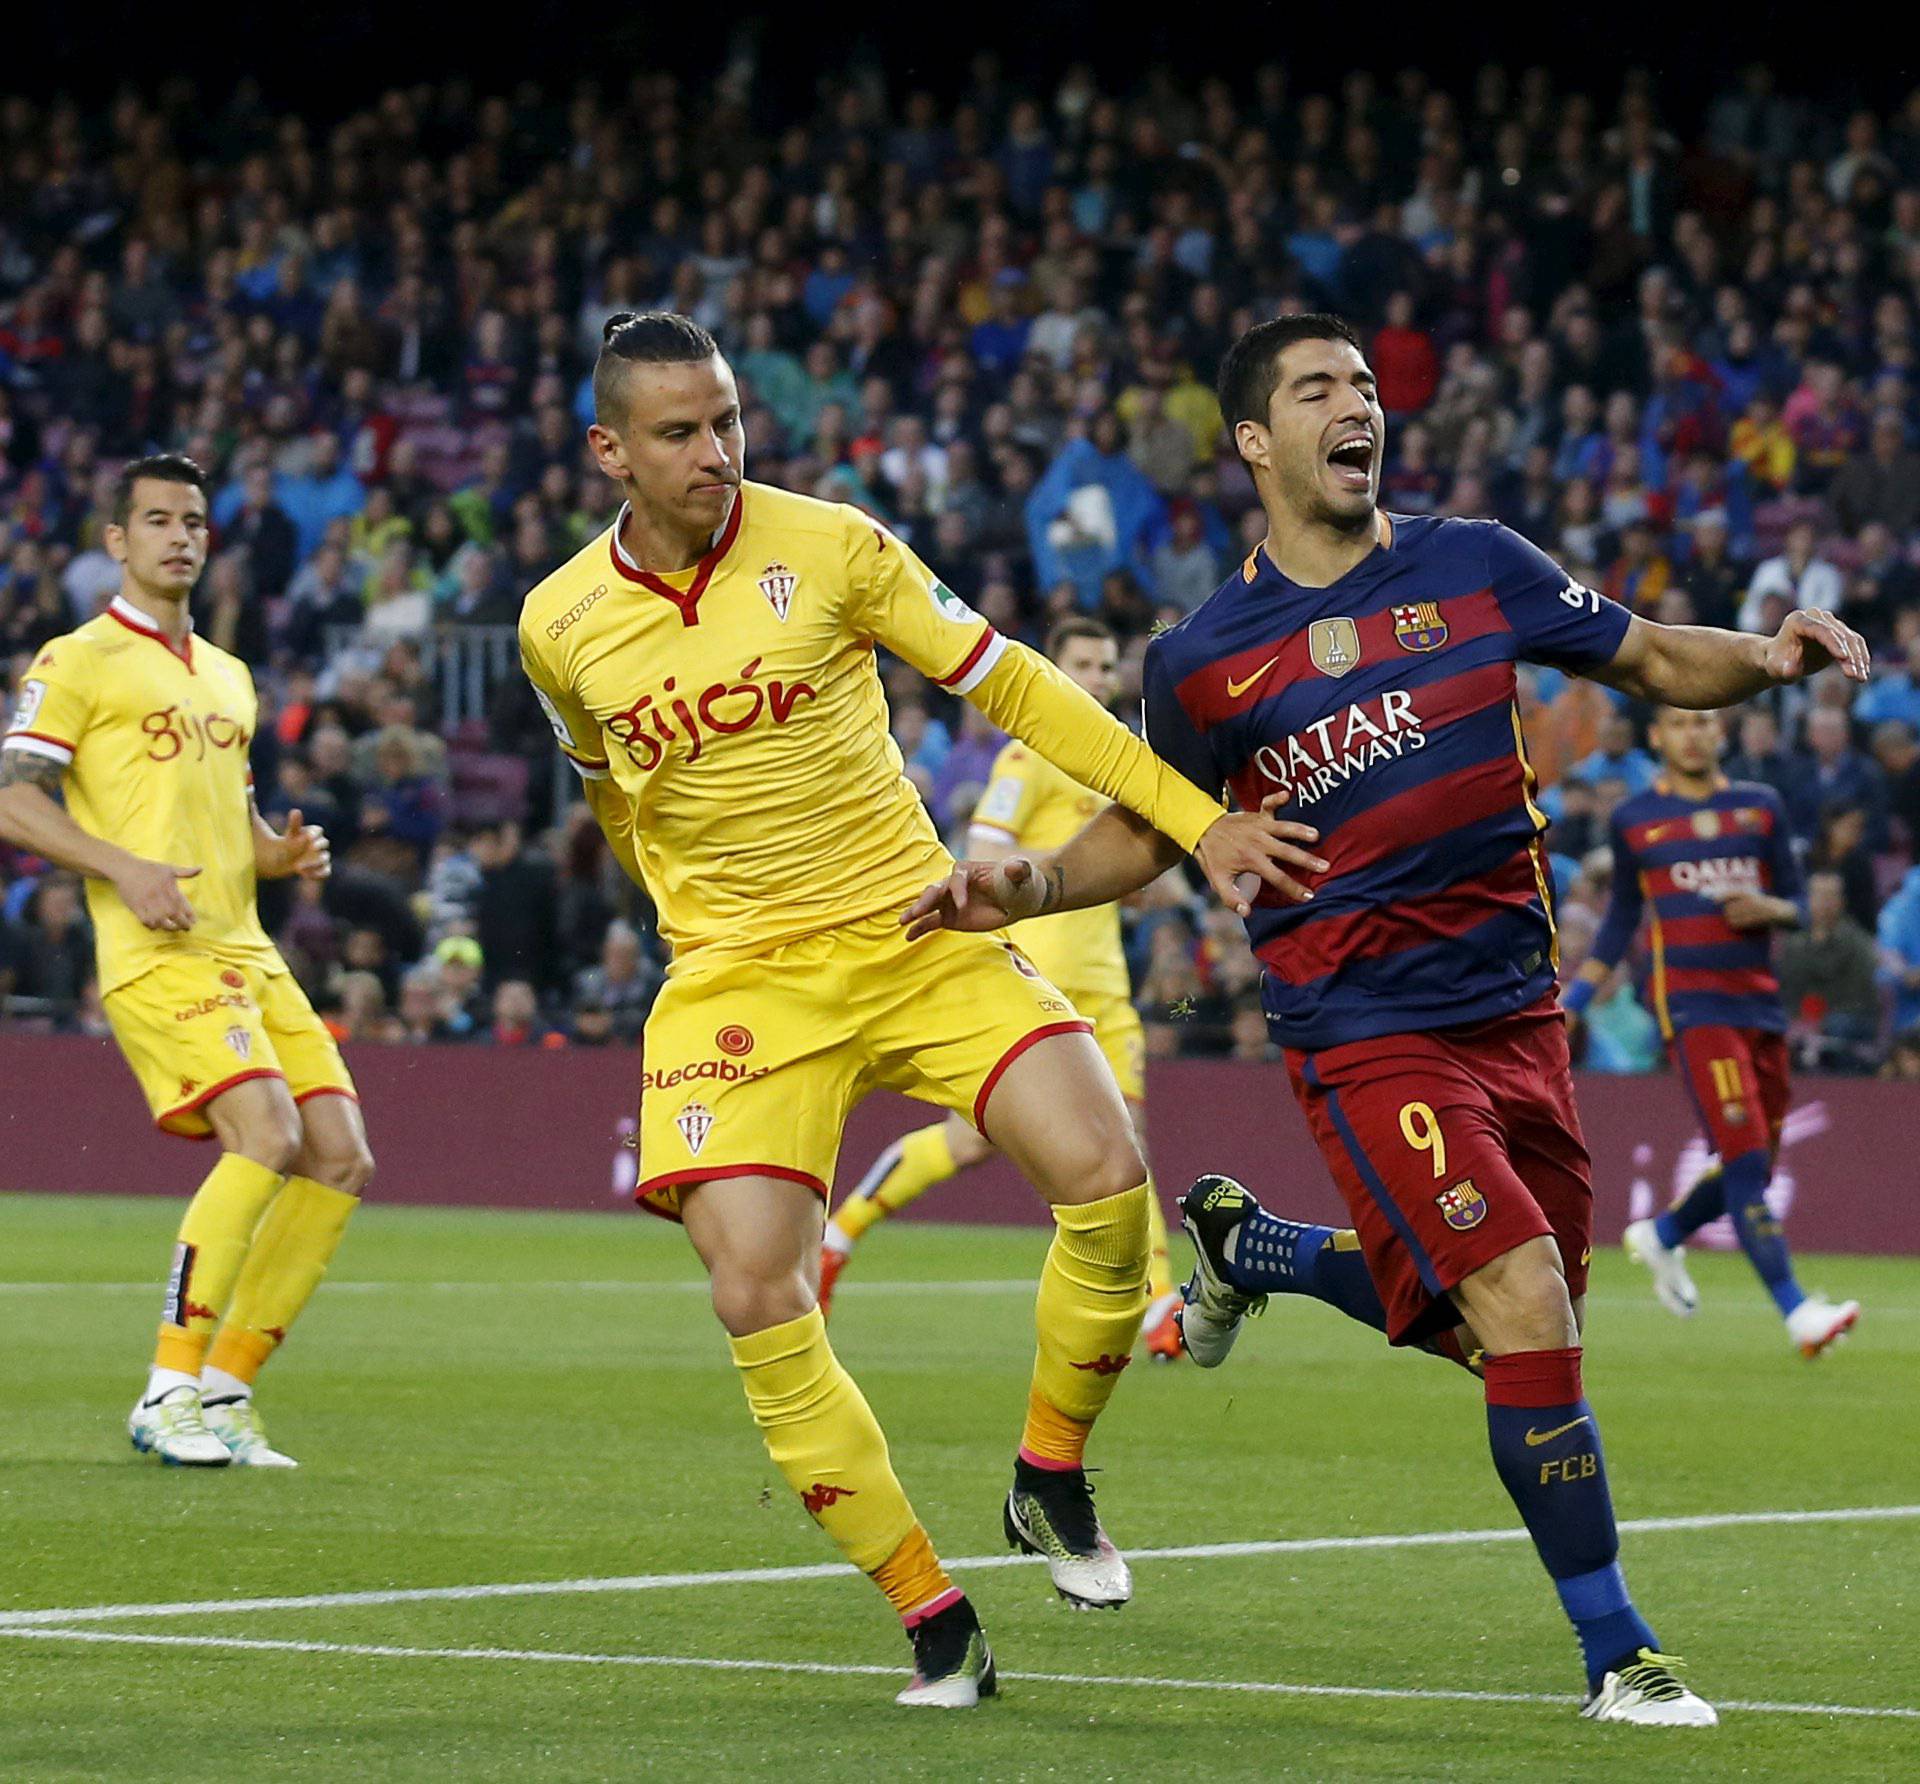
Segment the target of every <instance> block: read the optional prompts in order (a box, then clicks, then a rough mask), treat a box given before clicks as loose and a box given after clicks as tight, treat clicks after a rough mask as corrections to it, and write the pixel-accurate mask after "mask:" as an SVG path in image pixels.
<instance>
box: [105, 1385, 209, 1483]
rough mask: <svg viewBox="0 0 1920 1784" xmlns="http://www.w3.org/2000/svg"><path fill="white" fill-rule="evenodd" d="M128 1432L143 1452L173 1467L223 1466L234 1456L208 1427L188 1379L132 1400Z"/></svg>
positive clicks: (195, 1388)
mask: <svg viewBox="0 0 1920 1784" xmlns="http://www.w3.org/2000/svg"><path fill="white" fill-rule="evenodd" d="M127 1435H128V1436H129V1437H131V1438H132V1439H133V1447H134V1448H135V1449H137V1450H138V1451H139V1452H140V1453H141V1454H142V1455H143V1456H158V1457H159V1458H160V1460H161V1461H163V1462H166V1463H168V1464H169V1465H171V1466H172V1467H175V1468H225V1467H226V1466H227V1464H228V1463H230V1462H231V1461H232V1460H233V1452H232V1451H231V1450H230V1449H228V1448H227V1446H226V1445H225V1444H224V1443H222V1442H221V1441H220V1439H219V1438H218V1437H216V1436H215V1435H214V1434H213V1432H212V1431H211V1430H209V1429H208V1428H207V1421H206V1418H205V1416H204V1414H203V1413H202V1410H201V1406H200V1390H199V1389H198V1388H197V1387H194V1386H192V1385H191V1384H190V1383H182V1384H181V1385H180V1386H179V1387H174V1388H169V1389H167V1391H166V1392H165V1393H164V1394H156V1395H155V1396H154V1397H153V1398H152V1399H151V1400H149V1399H147V1398H146V1397H145V1396H144V1395H143V1396H142V1397H141V1398H140V1399H138V1400H136V1401H134V1403H133V1411H132V1412H131V1413H129V1414H128V1415H127Z"/></svg>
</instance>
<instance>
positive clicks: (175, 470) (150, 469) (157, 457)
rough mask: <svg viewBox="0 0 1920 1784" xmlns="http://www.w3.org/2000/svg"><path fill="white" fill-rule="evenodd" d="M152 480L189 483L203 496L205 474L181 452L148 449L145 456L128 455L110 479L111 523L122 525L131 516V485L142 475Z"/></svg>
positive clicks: (205, 480) (204, 493)
mask: <svg viewBox="0 0 1920 1784" xmlns="http://www.w3.org/2000/svg"><path fill="white" fill-rule="evenodd" d="M143 477H146V478H150V479H151V480H152V481H153V482H155V483H186V484H191V485H192V487H193V488H195V489H197V490H198V491H199V492H200V494H201V495H202V496H205V495H206V493H207V474H206V472H205V471H203V470H201V468H200V467H199V466H198V465H197V464H195V463H194V462H193V460H192V459H190V458H189V457H187V455H186V454H185V453H184V452H149V453H148V454H147V455H146V456H145V457H144V458H135V459H129V460H128V461H127V463H126V464H124V465H122V466H121V467H120V475H119V476H118V477H116V478H115V479H114V480H113V524H114V525H115V526H117V527H124V526H125V525H126V524H127V522H128V521H129V520H131V519H132V518H133V486H134V485H135V484H136V483H138V482H139V481H140V479H141V478H143Z"/></svg>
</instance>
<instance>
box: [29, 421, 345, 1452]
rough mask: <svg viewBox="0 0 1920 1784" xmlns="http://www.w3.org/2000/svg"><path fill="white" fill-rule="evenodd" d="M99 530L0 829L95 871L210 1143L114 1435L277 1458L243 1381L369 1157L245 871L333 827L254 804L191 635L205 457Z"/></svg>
mask: <svg viewBox="0 0 1920 1784" xmlns="http://www.w3.org/2000/svg"><path fill="white" fill-rule="evenodd" d="M106 546H107V550H108V551H109V552H110V553H112V555H113V556H114V558H115V559H117V560H118V562H119V563H120V565H121V567H122V579H121V585H120V593H119V594H118V595H117V596H116V597H115V599H114V601H113V604H112V606H111V607H109V608H108V609H107V611H106V612H105V613H103V614H101V615H100V616H99V617H98V618H97V619H93V620H89V621H88V622H87V624H85V625H83V626H81V627H80V628H79V629H78V630H76V631H73V632H69V633H68V634H67V635H66V636H65V637H63V638H56V639H55V640H54V641H53V642H52V643H51V644H49V645H48V646H47V647H46V648H45V649H44V650H42V651H41V652H40V654H39V655H38V656H37V657H36V658H35V659H34V661H33V665H32V667H31V668H30V669H28V671H27V673H26V676H25V678H24V680H23V681H22V683H21V686H20V688H19V690H18V692H17V693H16V695H15V699H14V710H13V720H12V723H11V725H10V726H9V728H8V730H7V732H6V734H5V736H4V738H0V836H4V837H5V838H6V839H7V840H8V841H9V842H11V843H13V844H14V845H16V846H17V847H19V848H23V849H27V850H29V851H31V852H32V853H33V854H36V855H39V856H42V857H44V858H45V859H47V860H49V861H52V862H54V863H55V864H56V865H58V866H61V867H65V868H69V869H71V870H72V871H73V872H75V873H79V874H83V875H85V876H86V885H87V906H88V910H89V912H90V914H91V915H92V918H93V926H94V933H95V938H96V945H97V950H98V971H99V978H100V990H101V995H102V1001H103V1003H104V1004H105V1007H106V1013H107V1020H108V1022H109V1023H110V1024H111V1025H112V1028H113V1034H114V1039H115V1040H116V1041H118V1042H119V1044H120V1050H121V1052H122V1053H123V1054H125V1055H126V1059H127V1063H128V1064H129V1065H130V1066H131V1067H132V1068H133V1072H134V1076H135V1077H136V1078H138V1079H139V1081H140V1088H141V1089H142V1090H143V1091H144V1092H145V1093H146V1097H147V1103H148V1106H149V1107H150V1108H151V1109H152V1111H153V1118H154V1120H155V1122H156V1123H157V1124H158V1125H159V1126H160V1127H161V1128H163V1129H164V1130H165V1131H166V1132H168V1133H175V1134H183V1135H186V1136H188V1137H191V1138H197V1139H205V1138H207V1137H209V1136H211V1137H212V1138H214V1139H217V1140H218V1141H219V1143H220V1158H219V1161H218V1162H217V1163H216V1164H215V1165H214V1167H213V1169H212V1170H211V1171H209V1172H208V1173H207V1176H206V1179H205V1181H204V1182H203V1183H202V1184H201V1185H200V1187H199V1189H198V1190H197V1191H196V1192H195V1194H194V1197H193V1199H192V1201H191V1202H189V1203H188V1205H187V1212H186V1217H185V1219H184V1220H183V1221H182V1222H181V1225H180V1234H179V1239H178V1242H177V1243H176V1245H175V1247H174V1254H173V1268H172V1271H171V1273H170V1275H169V1278H168V1281H167V1289H166V1304H165V1311H164V1314H163V1316H162V1320H161V1325H160V1338H159V1343H158V1345H157V1347H156V1349H155V1352H154V1360H153V1368H152V1371H151V1374H150V1376H149V1378H148V1383H147V1387H146V1390H145V1391H144V1392H143V1393H142V1394H141V1396H140V1398H139V1400H138V1401H137V1402H136V1404H135V1406H134V1409H133V1413H132V1416H131V1418H130V1419H129V1420H128V1426H127V1429H128V1434H129V1435H130V1436H131V1437H132V1439H133V1443H134V1447H135V1448H136V1449H139V1450H142V1451H145V1452H148V1453H151V1454H154V1455H158V1456H159V1457H160V1458H161V1460H163V1461H166V1462H172V1463H179V1464H185V1465H189V1466H201V1467H221V1466H224V1465H226V1464H227V1463H229V1462H236V1463H241V1464H245V1465H248V1466H253V1467H280V1468H290V1467H293V1466H294V1463H293V1461H292V1460H291V1458H289V1457H287V1456H285V1455H282V1454H281V1453H280V1452H278V1451H277V1450H275V1449H273V1448H272V1446H271V1445H270V1444H269V1443H268V1442H267V1439H266V1434H265V1432H264V1430H263V1429H262V1427H261V1424H260V1419H259V1415H258V1413H257V1412H256V1411H255V1410H254V1405H253V1382H254V1378H255V1376H256V1375H257V1374H258V1373H259V1370H260V1366H261V1365H262V1364H263V1363H264V1362H265V1361H266V1359H267V1358H268V1356H270V1355H271V1354H272V1352H273V1351H274V1349H275V1348H276V1347H277V1346H278V1345H279V1344H280V1343H281V1341H282V1340H283V1339H284V1338H285V1337H286V1335H287V1329H288V1328H289V1327H290V1326H291V1325H292V1324H293V1322H294V1320H295V1319H296V1318H297V1317H298V1316H299V1313H300V1310H301V1308H302V1307H304V1306H305V1305H306V1302H307V1298H308V1297H309V1296H310V1295H311V1294H312V1293H313V1291H314V1289H315V1287H316V1286H317V1285H318V1284H319V1281H320V1278H321V1277H322V1275H324V1274H325V1272H326V1267H327V1262H328V1260H329V1259H330V1258H331V1257H332V1255H333V1250H334V1247H335V1246H336V1245H337V1244H338V1243H339V1240H340V1234H341V1232H342V1230H343V1229H344V1228H345V1226H346V1223H347V1217H348V1215H350V1214H351V1213H352V1212H353V1210H354V1208H355V1207H356V1206H358V1198H359V1195H360V1192H361V1190H362V1189H363V1188H364V1187H365V1186H366V1182H367V1179H368V1178H369V1177H370V1176H371V1175H372V1172H373V1159H372V1157H371V1155H370V1154H369V1153H368V1151H367V1137H366V1130H365V1129H364V1128H363V1127H362V1125H361V1122H360V1108H359V1104H358V1102H357V1100H356V1099H355V1096H354V1091H353V1080H352V1079H351V1078H350V1077H349V1076H348V1075H347V1068H346V1066H345V1064H344V1063H343V1062H342V1060H341V1058H340V1051H339V1049H338V1048H337V1047H336V1046H335V1045H334V1044H333V1039H332V1037H331V1036H330V1035H329V1034H328V1033H327V1031H326V1028H325V1027H324V1026H323V1025H322V1023H321V1021H320V1019H319V1017H317V1016H316V1015H315V1014H314V1012H313V1010H312V1007H311V1006H310V1005H309V1004H308V1002H307V1000H306V997H305V996H304V995H303V994H302V992H301V990H300V987H299V986H298V985H297V984H295V983H294V980H293V977H292V975H291V974H290V973H289V972H288V971H287V967H286V963H285V962H284V961H283V960H282V959H281V958H280V955H279V953H278V952H277V951H276V950H275V948H274V946H273V944H272V942H270V941H269V940H268V939H267V935H266V932H265V930H263V929H262V928H261V927H260V917H259V912H258V910H257V909H256V908H255V903H254V882H255V880H256V879H257V878H275V877H279V876H283V875H288V874H300V875H302V876H304V877H306V878H309V879H319V878H323V877H324V876H325V875H326V873H327V871H328V866H329V856H328V850H327V840H326V838H325V836H324V835H322V834H321V832H320V831H319V829H318V828H317V827H315V826H313V825H309V824H302V823H301V822H300V814H299V813H298V812H294V813H292V814H290V815H289V817H288V820H287V828H286V831H285V833H284V834H281V833H279V832H276V831H275V830H273V829H272V827H271V826H269V825H268V824H267V822H266V821H265V820H264V819H263V818H262V817H261V816H260V813H259V810H258V809H257V807H255V805H254V803H253V792H252V777H251V776H250V775H249V774H248V772H247V746H248V744H249V743H250V742H251V741H252V738H253V732H254V726H255V722H256V717H257V705H256V702H255V699H254V691H253V678H252V676H251V675H250V674H249V673H248V671H247V666H246V664H244V663H243V662H241V661H240V660H239V659H238V658H237V657H233V656H229V655H228V654H227V653H226V652H225V651H223V650H220V649H218V648H217V647H215V646H214V645H211V644H209V643H208V642H207V641H206V640H205V639H203V638H197V637H195V636H194V634H193V629H192V623H191V621H190V619H189V618H188V613H187V598H188V596H189V595H190V594H191V593H192V590H193V585H194V583H195V582H196V581H197V580H198V578H199V575H200V571H201V568H202V567H203V565H204V564H205V563H206V557H207V495H206V478H205V477H204V475H203V474H202V472H201V470H200V468H199V466H197V465H196V464H194V462H193V461H192V460H191V459H188V458H181V457H178V456H175V455H172V454H162V455H159V456H156V457H152V458H145V459H139V460H136V461H135V462H134V463H132V464H130V465H129V466H127V468H126V469H125V470H124V471H123V472H122V473H121V475H120V479H119V483H118V485H117V487H116V491H115V501H114V514H113V521H112V524H110V525H109V526H108V527H107V529H106ZM62 794H64V797H65V806H64V808H63V807H62V805H61V804H60V803H59V802H58V800H59V796H61V795H62Z"/></svg>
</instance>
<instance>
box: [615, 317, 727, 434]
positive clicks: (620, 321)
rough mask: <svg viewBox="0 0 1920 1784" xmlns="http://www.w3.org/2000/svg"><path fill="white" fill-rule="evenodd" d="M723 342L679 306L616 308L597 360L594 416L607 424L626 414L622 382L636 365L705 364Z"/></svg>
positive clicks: (616, 421)
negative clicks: (673, 307)
mask: <svg viewBox="0 0 1920 1784" xmlns="http://www.w3.org/2000/svg"><path fill="white" fill-rule="evenodd" d="M719 351H720V348H719V344H718V343H717V342H716V341H715V340H714V338H713V336H712V335H710V334H709V333H708V332H707V331H706V330H705V329H704V328H702V327H701V326H700V324H699V323H697V322H696V321H694V319H693V318H692V317H691V316H682V315H681V314H680V313H679V312H678V311H677V310H615V311H614V313H613V314H612V315H611V316H609V317H608V318H607V319H606V321H605V323H603V324H602V325H601V329H600V356H599V358H597V359H596V360H595V361H594V362H593V418H594V420H595V421H597V422H599V424H600V425H601V426H602V427H610V426H614V425H616V424H617V423H618V421H619V419H620V416H621V410H622V405H621V399H620V391H621V386H622V385H623V384H624V383H625V381H626V368H627V367H628V366H630V365H700V364H702V363H704V362H705V361H706V360H709V359H711V358H712V357H713V356H714V355H715V354H716V353H718V352H719Z"/></svg>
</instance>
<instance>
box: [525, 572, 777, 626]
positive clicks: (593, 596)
mask: <svg viewBox="0 0 1920 1784" xmlns="http://www.w3.org/2000/svg"><path fill="white" fill-rule="evenodd" d="M606 592H607V585H606V584H605V583H604V582H603V583H601V585H600V586H599V587H598V588H596V589H594V590H593V591H592V592H591V593H590V594H585V595H582V596H581V597H580V599H579V600H577V601H576V602H574V604H573V605H572V606H571V607H569V608H568V609H567V610H566V612H565V613H563V614H561V616H560V617H559V618H558V619H556V620H549V621H548V622H547V636H548V637H549V638H558V637H559V636H560V635H561V634H562V633H563V632H565V631H567V630H568V629H569V628H570V627H571V626H573V625H575V624H576V623H577V622H578V621H579V620H580V619H581V618H582V617H583V616H584V615H585V613H586V611H587V609H588V608H589V607H591V606H592V605H593V604H594V602H596V601H597V600H599V599H600V597H601V596H602V595H604V594H605V593H606ZM781 617H782V618H783V619H784V618H785V617H786V616H785V615H784V614H783V615H782V616H781Z"/></svg>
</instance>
